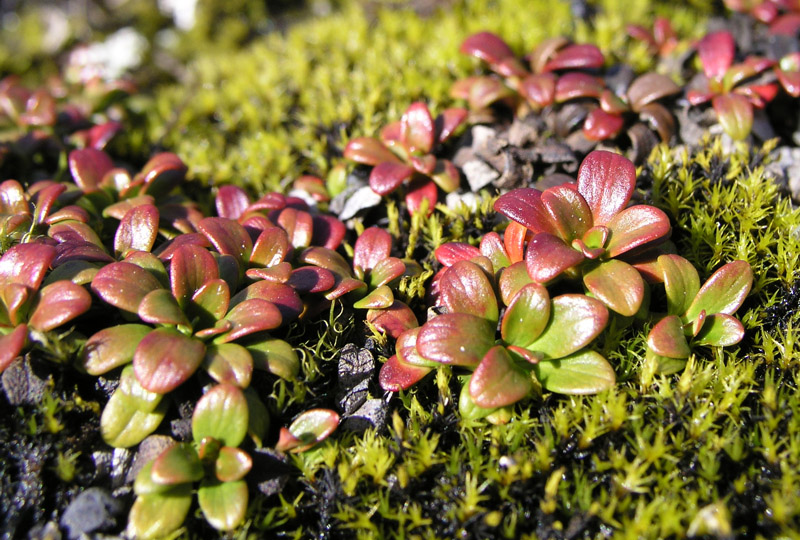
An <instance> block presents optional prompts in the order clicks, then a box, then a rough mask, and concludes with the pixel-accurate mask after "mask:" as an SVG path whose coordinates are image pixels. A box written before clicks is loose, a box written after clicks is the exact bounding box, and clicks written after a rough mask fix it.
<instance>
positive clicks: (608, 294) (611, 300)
mask: <svg viewBox="0 0 800 540" xmlns="http://www.w3.org/2000/svg"><path fill="white" fill-rule="evenodd" d="M583 284H584V285H586V288H587V289H589V291H591V293H592V294H593V295H594V296H595V297H596V298H597V299H598V300H600V301H601V302H603V303H604V304H605V305H606V306H608V307H609V308H610V309H612V310H614V311H616V312H617V313H619V314H620V315H623V316H625V317H632V316H633V315H635V314H636V312H637V311H639V308H640V307H641V305H642V300H644V288H645V283H644V280H643V279H642V276H641V275H640V274H639V272H638V271H637V270H636V269H635V268H634V267H633V266H631V265H629V264H628V263H626V262H622V261H620V260H617V259H611V260H610V261H603V262H601V263H599V264H597V265H596V266H594V268H592V269H591V270H589V271H588V272H586V273H584V274H583Z"/></svg>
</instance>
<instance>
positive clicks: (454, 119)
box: [434, 107, 469, 142]
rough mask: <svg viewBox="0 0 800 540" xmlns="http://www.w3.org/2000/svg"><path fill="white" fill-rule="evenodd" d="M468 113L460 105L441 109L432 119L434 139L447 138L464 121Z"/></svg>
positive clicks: (441, 140)
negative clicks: (434, 118) (434, 130)
mask: <svg viewBox="0 0 800 540" xmlns="http://www.w3.org/2000/svg"><path fill="white" fill-rule="evenodd" d="M468 114H469V113H468V111H467V110H466V109H463V108H461V107H451V108H449V109H445V110H444V111H442V113H441V114H440V115H439V116H437V117H436V120H435V121H434V127H435V129H436V140H437V141H439V142H444V141H446V140H447V139H449V138H450V136H451V135H452V134H453V133H455V131H456V130H457V129H458V128H459V127H460V126H461V124H463V123H464V122H466V120H467V115H468Z"/></svg>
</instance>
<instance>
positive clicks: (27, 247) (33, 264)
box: [0, 244, 56, 290]
mask: <svg viewBox="0 0 800 540" xmlns="http://www.w3.org/2000/svg"><path fill="white" fill-rule="evenodd" d="M55 256H56V250H55V248H54V247H53V246H48V245H45V244H17V245H15V246H12V247H11V248H9V250H8V251H6V252H5V253H4V254H3V256H2V258H0V283H2V284H6V283H18V284H20V285H24V286H25V287H29V288H31V289H34V290H36V289H38V288H39V285H40V284H41V283H42V280H43V279H44V276H45V274H46V273H47V270H48V268H49V267H50V263H52V262H53V259H54V258H55Z"/></svg>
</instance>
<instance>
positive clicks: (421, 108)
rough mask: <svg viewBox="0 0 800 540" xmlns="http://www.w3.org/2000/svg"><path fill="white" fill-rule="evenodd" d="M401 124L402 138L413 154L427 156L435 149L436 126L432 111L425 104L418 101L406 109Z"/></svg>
mask: <svg viewBox="0 0 800 540" xmlns="http://www.w3.org/2000/svg"><path fill="white" fill-rule="evenodd" d="M400 123H401V137H402V139H403V143H404V145H405V146H406V147H407V148H408V149H409V151H411V152H419V153H422V154H427V153H429V152H430V151H431V149H432V148H433V143H434V142H435V141H434V136H435V131H434V126H433V117H432V116H431V111H430V110H429V109H428V106H427V105H426V104H425V103H422V102H420V101H417V102H415V103H412V104H411V105H409V107H408V109H406V112H405V114H403V118H402V119H401V120H400Z"/></svg>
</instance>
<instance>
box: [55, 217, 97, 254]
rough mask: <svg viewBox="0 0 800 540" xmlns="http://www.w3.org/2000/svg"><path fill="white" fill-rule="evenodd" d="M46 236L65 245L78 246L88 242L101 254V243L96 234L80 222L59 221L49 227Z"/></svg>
mask: <svg viewBox="0 0 800 540" xmlns="http://www.w3.org/2000/svg"><path fill="white" fill-rule="evenodd" d="M47 235H48V236H49V237H50V238H53V239H55V240H58V241H59V242H61V243H65V244H79V243H81V242H88V243H89V244H94V245H95V246H98V247H99V248H101V250H102V251H103V252H105V251H104V248H103V242H102V241H101V240H100V237H99V236H97V233H96V232H95V230H94V229H92V228H91V227H90V226H89V225H87V224H86V223H82V222H80V221H61V222H59V223H56V224H54V225H51V226H50V228H49V229H47Z"/></svg>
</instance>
